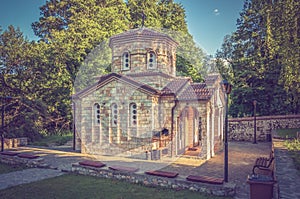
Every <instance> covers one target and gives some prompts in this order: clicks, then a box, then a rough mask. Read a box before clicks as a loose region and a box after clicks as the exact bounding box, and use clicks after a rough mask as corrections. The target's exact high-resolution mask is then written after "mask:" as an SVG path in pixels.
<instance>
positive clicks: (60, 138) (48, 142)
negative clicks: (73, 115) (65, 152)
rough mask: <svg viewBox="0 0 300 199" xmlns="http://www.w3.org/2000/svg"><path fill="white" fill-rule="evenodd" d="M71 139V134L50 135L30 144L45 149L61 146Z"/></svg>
mask: <svg viewBox="0 0 300 199" xmlns="http://www.w3.org/2000/svg"><path fill="white" fill-rule="evenodd" d="M72 139H73V135H72V134H64V135H50V136H45V137H43V138H42V139H40V140H38V141H35V142H32V143H30V144H31V145H34V146H46V147H51V146H62V145H64V144H66V143H67V142H68V141H70V140H72Z"/></svg>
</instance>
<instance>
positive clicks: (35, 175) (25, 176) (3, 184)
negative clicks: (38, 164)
mask: <svg viewBox="0 0 300 199" xmlns="http://www.w3.org/2000/svg"><path fill="white" fill-rule="evenodd" d="M63 174H64V173H63V172H61V171H59V170H53V169H39V168H32V169H25V170H22V171H16V172H11V173H5V174H1V175H0V190H2V189H6V188H9V187H13V186H16V185H20V184H27V183H30V182H36V181H40V180H44V179H47V178H53V177H56V176H60V175H63Z"/></svg>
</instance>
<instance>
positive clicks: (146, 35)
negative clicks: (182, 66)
mask: <svg viewBox="0 0 300 199" xmlns="http://www.w3.org/2000/svg"><path fill="white" fill-rule="evenodd" d="M139 39H151V40H153V41H155V40H156V41H161V40H164V41H166V42H168V43H170V44H172V45H175V46H178V43H177V42H176V41H175V40H174V39H172V38H171V37H170V36H168V35H167V34H164V33H160V32H158V31H155V30H152V29H149V28H145V27H142V28H136V29H130V30H128V31H126V32H123V33H120V34H117V35H114V36H112V37H111V38H110V40H109V46H110V47H112V46H113V44H114V43H115V42H121V41H130V40H139Z"/></svg>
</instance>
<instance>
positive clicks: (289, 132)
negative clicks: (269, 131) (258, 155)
mask: <svg viewBox="0 0 300 199" xmlns="http://www.w3.org/2000/svg"><path fill="white" fill-rule="evenodd" d="M276 132H277V134H278V136H279V137H282V138H296V136H297V132H300V128H295V129H278V130H276Z"/></svg>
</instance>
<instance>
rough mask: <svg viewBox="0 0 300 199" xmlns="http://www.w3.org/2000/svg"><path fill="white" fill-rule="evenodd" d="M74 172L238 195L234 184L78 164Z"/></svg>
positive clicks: (133, 181)
mask: <svg viewBox="0 0 300 199" xmlns="http://www.w3.org/2000/svg"><path fill="white" fill-rule="evenodd" d="M72 172H73V173H76V174H81V175H88V176H95V177H101V178H108V179H116V180H123V181H126V182H130V183H132V184H140V185H143V186H147V187H163V188H168V189H175V190H181V189H186V190H190V191H196V192H201V193H206V194H211V195H215V196H234V195H235V193H236V185H235V184H233V183H224V184H223V185H211V184H205V183H198V182H190V181H187V180H185V179H182V178H180V177H179V178H164V177H158V176H151V175H145V174H139V173H130V172H124V171H115V170H109V169H105V168H93V167H89V166H82V165H79V164H78V163H77V164H72Z"/></svg>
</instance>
